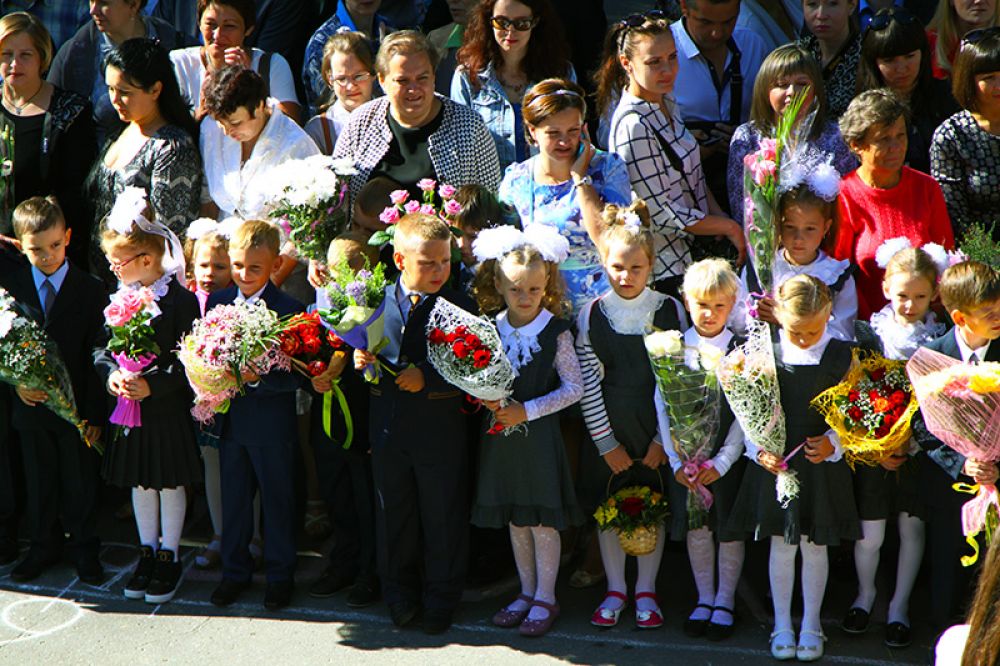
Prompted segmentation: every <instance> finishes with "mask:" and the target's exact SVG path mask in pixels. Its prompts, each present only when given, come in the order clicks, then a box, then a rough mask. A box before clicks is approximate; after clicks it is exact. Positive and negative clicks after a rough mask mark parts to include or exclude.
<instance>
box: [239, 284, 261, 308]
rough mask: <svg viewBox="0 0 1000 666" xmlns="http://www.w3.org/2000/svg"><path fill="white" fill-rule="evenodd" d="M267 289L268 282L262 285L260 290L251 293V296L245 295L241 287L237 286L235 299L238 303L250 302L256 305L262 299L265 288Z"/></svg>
mask: <svg viewBox="0 0 1000 666" xmlns="http://www.w3.org/2000/svg"><path fill="white" fill-rule="evenodd" d="M265 289H267V284H265V285H264V286H263V287H261V288H260V290H259V291H257V292H256V293H254V294H251V295H250V296H244V295H243V291H242V290H240V288H239V287H237V288H236V299H235V300H234V302H236V303H249V304H250V305H254V304H255V303H257V301H259V300H260V297H261V296H262V295H263V294H264V290H265Z"/></svg>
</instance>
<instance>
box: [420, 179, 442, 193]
mask: <svg viewBox="0 0 1000 666" xmlns="http://www.w3.org/2000/svg"><path fill="white" fill-rule="evenodd" d="M417 187H419V188H420V189H421V191H423V192H433V191H434V188H435V187H437V182H435V181H434V179H433V178H421V179H420V180H419V181H418V182H417Z"/></svg>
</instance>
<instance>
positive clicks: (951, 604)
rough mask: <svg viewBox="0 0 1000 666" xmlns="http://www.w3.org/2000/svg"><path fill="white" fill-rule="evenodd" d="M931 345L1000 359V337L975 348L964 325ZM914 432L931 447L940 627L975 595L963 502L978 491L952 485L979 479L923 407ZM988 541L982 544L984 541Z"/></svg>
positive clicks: (924, 471) (929, 486)
mask: <svg viewBox="0 0 1000 666" xmlns="http://www.w3.org/2000/svg"><path fill="white" fill-rule="evenodd" d="M926 347H927V348H928V349H932V350H934V351H936V352H939V353H941V354H944V355H945V356H950V357H951V358H955V359H960V360H961V361H962V362H964V363H970V362H972V361H973V359H972V355H973V354H975V355H976V359H977V360H978V361H979V362H984V363H1000V342H998V341H996V340H993V341H992V342H990V343H989V344H988V345H986V346H985V347H980V348H979V349H970V348H969V346H968V345H967V344H966V343H965V340H964V339H962V335H961V333H960V332H959V330H958V328H954V329H952V330H951V331H948V332H947V333H945V334H944V335H942V336H941V337H939V338H937V339H936V340H932V341H931V342H929V343H927V345H926ZM912 426H913V437H914V439H916V440H917V443H918V444H919V445H920V448H922V449H923V450H924V451H925V452H926V454H927V455H926V456H923V457H922V459H921V465H920V476H919V479H920V489H921V494H922V496H923V498H924V501H925V503H926V505H927V531H928V534H927V543H928V547H929V549H930V562H931V621H932V623H933V624H934V626H935V627H944V626H947V625H948V624H950V621H951V619H952V618H953V616H955V615H957V614H964V613H963V612H960V611H962V609H960V608H959V605H960V604H961V603H962V602H965V601H968V600H971V598H972V597H971V594H972V592H971V583H972V572H973V571H974V569H972V568H971V567H969V568H966V567H963V566H962V565H961V562H960V558H961V557H962V556H963V555H965V554H967V553H966V550H967V549H968V545H967V544H966V542H965V536H964V535H963V534H962V520H961V516H962V505H963V504H965V503H966V502H967V501H969V500H970V499H971V498H972V496H971V495H966V494H963V493H958V492H956V491H954V490H953V489H952V485H953V484H955V483H968V484H974V483H975V480H974V479H972V478H971V477H969V476H966V475H965V474H963V473H962V469H963V467H964V466H965V456H963V455H962V454H960V453H958V452H957V451H954V450H952V449H950V448H949V447H947V446H945V445H944V443H943V442H941V440H939V439H938V438H937V437H935V436H934V435H932V434H931V433H930V431H928V430H927V426H926V425H925V424H924V420H923V417H922V415H921V414H920V412H917V415H916V416H914V417H913V422H912ZM980 545H982V543H981V544H980Z"/></svg>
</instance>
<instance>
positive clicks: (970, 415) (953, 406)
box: [906, 348, 1000, 566]
mask: <svg viewBox="0 0 1000 666" xmlns="http://www.w3.org/2000/svg"><path fill="white" fill-rule="evenodd" d="M906 371H907V372H908V373H909V375H910V381H912V382H913V391H914V392H915V393H916V394H917V401H918V402H919V403H920V413H921V414H922V415H923V418H924V423H925V425H926V426H927V429H928V430H929V431H930V432H931V433H932V434H933V435H934V436H935V437H937V438H938V439H940V440H941V441H942V442H944V444H945V445H946V446H948V447H950V448H952V449H954V450H955V451H957V452H959V453H961V454H962V455H963V456H966V457H967V458H974V459H976V460H979V461H992V462H997V461H998V460H1000V363H982V364H979V365H968V364H965V363H962V362H961V361H959V360H957V359H954V358H951V357H950V356H945V355H944V354H939V353H938V352H936V351H932V350H930V349H927V348H921V349H918V350H917V353H916V354H914V355H913V357H912V358H911V359H910V361H909V362H908V363H907V364H906ZM954 489H955V490H957V491H959V492H964V493H969V494H970V495H975V497H974V498H973V499H972V500H970V501H969V502H966V503H965V505H964V506H963V507H962V532H963V533H964V534H965V537H966V541H967V542H968V544H969V545H970V546H971V547H972V549H973V554H972V555H971V556H966V557H963V558H962V564H964V565H965V566H971V565H972V564H974V563H975V562H976V560H977V559H978V558H979V544H978V543H977V542H976V536H978V535H979V533H980V532H982V531H983V530H984V529H985V530H986V540H987V542H989V541H991V540H992V539H993V538H994V532H995V530H996V526H997V523H998V519H1000V498H998V496H997V489H996V486H980V485H978V484H976V485H974V486H969V485H968V484H964V483H956V484H955V486H954Z"/></svg>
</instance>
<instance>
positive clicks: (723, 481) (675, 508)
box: [664, 455, 747, 541]
mask: <svg viewBox="0 0 1000 666" xmlns="http://www.w3.org/2000/svg"><path fill="white" fill-rule="evenodd" d="M746 466H747V458H746V456H742V455H741V456H740V457H739V458H737V459H736V462H734V463H733V466H732V467H730V468H729V471H728V472H726V474H725V475H724V476H722V477H720V478H719V480H718V481H716V482H715V483H713V484H711V485H709V486H707V488H708V490H709V492H711V493H712V508H711V509H710V510H709V512H708V528H709V529H710V530H712V531H713V532H715V533H716V535H717V536H718V538H719V541H742V540H743V539H744V535H743V534H742V533H736V534H733V535H729V534H728V533H727V532H726V530H725V529H724V527H725V526H726V523H728V522H729V514H730V513H731V512H732V510H733V504H734V503H735V502H736V495H737V494H738V493H739V491H740V485H741V484H742V483H743V472H744V471H745V470H746ZM668 475H669V476H670V480H669V481H668V480H667V478H666V477H667V476H668ZM664 482H665V483H667V484H668V487H669V498H670V519H669V521H668V522H667V525H668V527H669V528H670V538H671V539H672V540H674V541H683V540H684V539H685V538H686V537H687V532H688V515H687V496H688V489H687V488H685V487H684V486H682V485H681V484H680V483H678V482H677V479H676V478H675V477H674V476H673V475H672V474H671V473H670V468H669V467H666V468H664ZM730 536H732V538H729V537H730Z"/></svg>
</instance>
